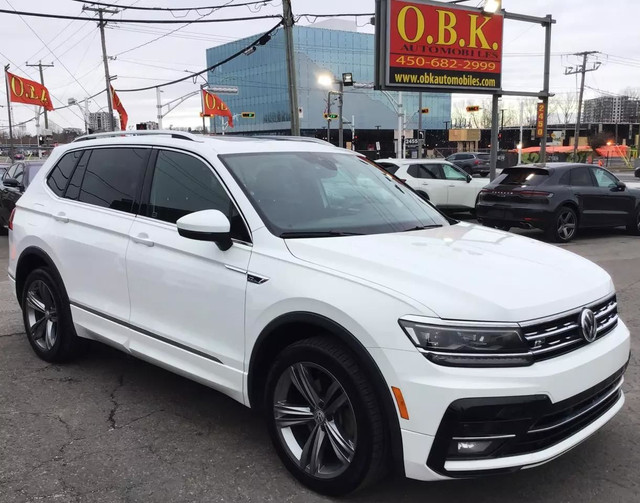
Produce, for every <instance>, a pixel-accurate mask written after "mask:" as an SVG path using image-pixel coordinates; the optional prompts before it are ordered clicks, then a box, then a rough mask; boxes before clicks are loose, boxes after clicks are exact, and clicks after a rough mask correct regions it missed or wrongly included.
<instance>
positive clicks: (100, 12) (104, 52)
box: [82, 5, 120, 131]
mask: <svg viewBox="0 0 640 503" xmlns="http://www.w3.org/2000/svg"><path fill="white" fill-rule="evenodd" d="M82 10H83V11H85V10H88V11H91V12H97V13H98V15H99V16H100V21H99V23H98V27H99V28H100V39H101V40H102V61H103V63H104V81H105V85H106V90H107V105H108V106H109V131H113V130H114V127H113V102H112V100H111V77H110V76H109V63H108V58H107V43H106V41H105V39H104V27H105V25H106V24H107V22H106V21H105V20H104V18H103V15H104V14H117V13H118V12H120V11H119V10H116V9H105V8H102V7H100V8H98V7H87V6H86V5H83V6H82Z"/></svg>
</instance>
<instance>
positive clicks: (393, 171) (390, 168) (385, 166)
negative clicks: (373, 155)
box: [378, 162, 400, 175]
mask: <svg viewBox="0 0 640 503" xmlns="http://www.w3.org/2000/svg"><path fill="white" fill-rule="evenodd" d="M378 164H379V165H380V166H381V167H382V169H384V170H385V171H386V172H387V173H391V174H392V175H395V174H396V171H398V169H399V168H400V166H398V165H396V164H391V163H389V162H379V163H378Z"/></svg>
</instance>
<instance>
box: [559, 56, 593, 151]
mask: <svg viewBox="0 0 640 503" xmlns="http://www.w3.org/2000/svg"><path fill="white" fill-rule="evenodd" d="M597 53H598V51H584V52H578V53H576V54H574V56H582V65H580V66H576V67H575V68H573V67H572V66H570V67H568V68H565V70H564V74H565V75H575V74H576V73H580V74H582V76H581V77H580V96H579V97H578V116H577V117H576V132H575V134H574V135H573V140H574V143H573V158H574V160H575V159H576V158H577V156H578V142H579V141H580V115H581V113H582V97H583V95H584V76H585V74H586V73H587V72H593V71H595V70H597V69H598V68H600V62H599V61H595V62H594V63H593V66H592V67H591V68H587V59H588V58H589V56H590V55H591V54H597Z"/></svg>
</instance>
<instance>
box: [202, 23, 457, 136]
mask: <svg viewBox="0 0 640 503" xmlns="http://www.w3.org/2000/svg"><path fill="white" fill-rule="evenodd" d="M293 36H294V47H295V53H296V68H297V80H298V82H297V84H298V88H297V89H298V105H299V106H300V107H302V109H303V117H302V119H301V120H300V128H301V130H303V132H304V131H305V130H306V131H309V132H311V130H320V129H323V128H326V125H327V122H326V121H325V120H324V118H323V115H322V114H323V112H325V110H326V107H327V92H328V90H329V89H327V88H323V87H322V86H321V85H320V84H318V76H319V75H321V74H327V73H331V74H333V75H334V76H336V77H341V76H342V73H343V72H344V73H352V74H353V79H354V81H355V82H361V83H370V82H373V77H374V58H375V52H374V36H373V35H371V34H366V33H357V32H351V31H341V30H329V29H324V28H313V27H307V26H294V28H293ZM256 38H257V36H256V35H253V36H251V37H248V38H244V39H241V40H237V41H234V42H231V43H227V44H224V45H220V46H217V47H212V48H210V49H207V66H211V65H213V64H215V63H217V62H219V61H221V60H223V59H225V58H227V57H229V56H231V55H232V54H234V53H236V52H238V51H239V50H241V49H242V48H244V47H246V46H247V45H248V44H250V43H251V42H252V41H254V40H255V39H256ZM208 82H209V84H210V85H212V86H215V85H219V86H237V87H238V89H239V92H238V94H237V95H221V96H220V97H221V98H222V99H223V100H224V101H225V103H226V104H227V105H228V106H229V108H230V109H231V111H232V113H233V114H234V115H235V114H239V113H241V112H255V114H256V115H255V118H254V119H243V118H240V117H237V118H235V119H234V123H235V128H234V129H233V131H234V132H275V131H282V132H287V131H288V130H289V128H290V124H289V95H288V91H287V69H286V59H285V41H284V32H283V31H282V30H281V29H280V30H278V31H277V32H276V33H275V34H274V35H273V38H272V39H271V40H270V41H269V42H268V43H267V44H266V45H264V46H258V48H257V50H256V51H255V52H253V53H252V54H249V55H242V56H240V57H237V58H235V59H234V60H232V61H230V62H228V63H225V64H224V65H222V66H220V67H219V68H217V69H215V70H214V71H212V72H209V74H208ZM332 89H334V90H337V89H338V86H337V85H334V86H333V88H332ZM390 95H391V97H392V98H393V99H397V93H390ZM422 96H423V107H427V108H429V109H430V112H429V114H426V115H423V128H424V129H445V121H450V120H451V95H450V94H441V93H423V95H422ZM332 102H333V104H332V110H331V111H332V112H337V101H336V97H335V95H334V96H332ZM403 103H404V110H405V112H406V129H417V126H418V95H417V93H403ZM343 117H344V119H345V120H347V121H351V118H352V117H353V118H354V119H355V129H356V130H358V129H360V130H362V129H368V130H373V129H383V130H385V129H386V130H393V129H396V128H397V123H398V122H397V116H396V113H395V111H394V108H393V105H392V103H391V101H390V100H389V98H388V97H387V96H385V94H384V93H382V92H380V91H374V90H371V89H356V88H353V87H346V88H345V94H344V111H343ZM334 122H336V123H337V121H334ZM217 124H221V119H219V118H218V119H217ZM335 127H337V124H332V128H335ZM345 128H350V126H349V125H346V126H345Z"/></svg>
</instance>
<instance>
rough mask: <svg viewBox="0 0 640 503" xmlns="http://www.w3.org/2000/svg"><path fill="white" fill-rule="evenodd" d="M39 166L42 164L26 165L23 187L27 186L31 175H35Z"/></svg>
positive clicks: (31, 177)
mask: <svg viewBox="0 0 640 503" xmlns="http://www.w3.org/2000/svg"><path fill="white" fill-rule="evenodd" d="M41 167H42V164H29V165H28V166H27V168H26V169H27V178H26V179H25V184H24V186H25V187H28V186H29V184H31V182H32V181H33V177H34V176H36V174H37V173H38V171H40V168H41Z"/></svg>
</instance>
